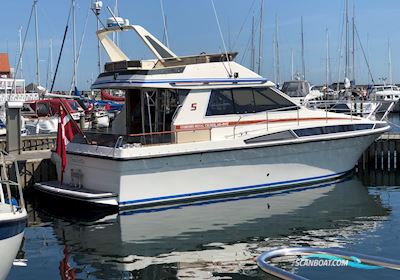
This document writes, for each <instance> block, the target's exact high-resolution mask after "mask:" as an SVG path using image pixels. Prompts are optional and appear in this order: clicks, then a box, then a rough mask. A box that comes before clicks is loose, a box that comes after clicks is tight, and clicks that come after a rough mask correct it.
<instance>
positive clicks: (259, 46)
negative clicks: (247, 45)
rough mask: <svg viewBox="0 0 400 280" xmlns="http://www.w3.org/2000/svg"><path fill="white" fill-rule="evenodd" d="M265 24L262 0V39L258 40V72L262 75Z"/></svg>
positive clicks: (262, 2) (262, 1)
mask: <svg viewBox="0 0 400 280" xmlns="http://www.w3.org/2000/svg"><path fill="white" fill-rule="evenodd" d="M263 26H264V0H261V9H260V39H259V42H258V44H259V45H258V71H257V72H258V74H259V75H261V70H262V58H263V40H264V39H263Z"/></svg>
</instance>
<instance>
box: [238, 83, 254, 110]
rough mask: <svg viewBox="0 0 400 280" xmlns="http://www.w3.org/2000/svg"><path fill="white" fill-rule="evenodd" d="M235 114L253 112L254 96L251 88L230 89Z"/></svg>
mask: <svg viewBox="0 0 400 280" xmlns="http://www.w3.org/2000/svg"><path fill="white" fill-rule="evenodd" d="M232 94H233V101H234V105H235V113H236V114H247V113H254V112H255V109H254V97H253V91H252V89H251V88H237V89H232Z"/></svg>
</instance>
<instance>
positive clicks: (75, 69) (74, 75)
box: [72, 0, 78, 88]
mask: <svg viewBox="0 0 400 280" xmlns="http://www.w3.org/2000/svg"><path fill="white" fill-rule="evenodd" d="M75 6H76V2H75V0H72V33H73V35H72V41H73V42H72V44H73V56H74V73H73V81H74V83H73V84H74V88H75V87H76V85H77V75H78V69H77V59H76V22H75V21H76V12H75Z"/></svg>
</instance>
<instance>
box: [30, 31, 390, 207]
mask: <svg viewBox="0 0 400 280" xmlns="http://www.w3.org/2000/svg"><path fill="white" fill-rule="evenodd" d="M130 30H132V31H135V32H136V33H137V34H138V35H139V37H140V38H141V39H142V40H143V42H144V43H145V44H146V45H147V46H148V48H149V49H150V51H152V52H153V53H154V55H155V57H156V59H153V60H142V61H132V60H129V58H128V56H127V55H126V54H125V53H124V52H123V51H122V50H121V49H119V48H118V47H117V46H116V45H115V44H114V43H113V42H112V40H111V39H110V38H108V35H109V34H110V33H111V32H121V31H130ZM98 37H99V39H100V42H101V43H102V44H103V46H104V48H105V49H106V51H107V53H108V55H109V57H110V59H111V62H110V63H107V64H106V67H105V70H106V71H105V72H104V73H102V74H100V75H99V77H98V78H97V80H96V81H95V83H94V84H93V86H92V87H93V88H96V89H120V90H124V91H125V98H126V104H125V108H124V110H123V111H122V112H121V114H120V115H119V116H118V117H117V119H116V120H115V123H113V133H112V134H108V135H105V134H101V135H100V134H87V135H86V136H87V140H88V141H89V143H86V142H85V141H81V140H82V138H81V137H76V138H75V140H74V141H73V142H72V143H70V144H69V145H68V147H67V151H68V166H67V168H66V172H65V176H64V185H63V186H61V187H60V184H59V183H58V182H47V183H41V184H37V185H36V188H37V189H39V190H40V191H43V192H46V193H49V194H51V195H57V196H62V197H66V198H70V199H75V200H80V201H85V202H91V203H97V204H104V205H112V206H118V207H120V208H123V207H138V206H148V205H151V204H157V203H167V202H168V203H170V202H176V201H181V200H192V199H200V198H207V197H211V196H220V195H228V194H233V193H240V192H248V191H260V190H265V189H275V188H281V187H287V186H291V185H297V184H303V183H309V182H315V181H321V180H326V179H330V178H335V177H338V176H342V175H343V174H345V173H346V172H347V171H349V170H351V169H352V168H353V167H354V165H355V163H356V162H357V160H358V158H359V157H360V155H361V154H362V152H363V151H364V150H365V149H366V148H367V147H368V146H369V145H370V144H371V143H372V142H373V141H374V140H375V139H376V138H377V137H378V136H379V135H380V134H382V133H383V132H385V131H387V130H388V129H389V126H388V125H387V123H385V122H378V121H372V120H369V119H364V118H360V117H354V116H348V115H343V114H335V113H329V112H325V111H320V110H309V109H307V108H304V107H302V106H300V105H298V104H296V103H295V102H293V100H292V99H290V98H289V97H286V96H285V95H284V94H282V93H281V92H280V91H279V90H277V89H276V88H275V85H274V84H273V83H271V82H269V81H268V80H267V79H265V78H263V77H261V76H259V75H257V74H256V73H254V72H252V71H250V70H249V69H247V68H245V67H243V66H242V65H239V64H238V63H236V62H234V61H233V59H234V58H235V56H236V54H235V53H227V54H200V55H195V56H188V57H182V56H177V55H176V54H174V53H173V52H172V51H171V50H169V49H168V48H167V47H166V46H164V45H163V44H162V43H161V42H160V41H159V40H157V39H156V38H155V37H154V36H153V35H151V34H150V33H149V32H147V31H146V30H145V29H144V28H143V27H141V26H137V25H128V26H121V27H110V28H107V29H106V30H100V31H98Z"/></svg>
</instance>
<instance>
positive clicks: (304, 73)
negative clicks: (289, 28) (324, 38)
mask: <svg viewBox="0 0 400 280" xmlns="http://www.w3.org/2000/svg"><path fill="white" fill-rule="evenodd" d="M301 65H302V71H303V79H304V80H305V79H306V62H305V60H304V29H303V17H301Z"/></svg>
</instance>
